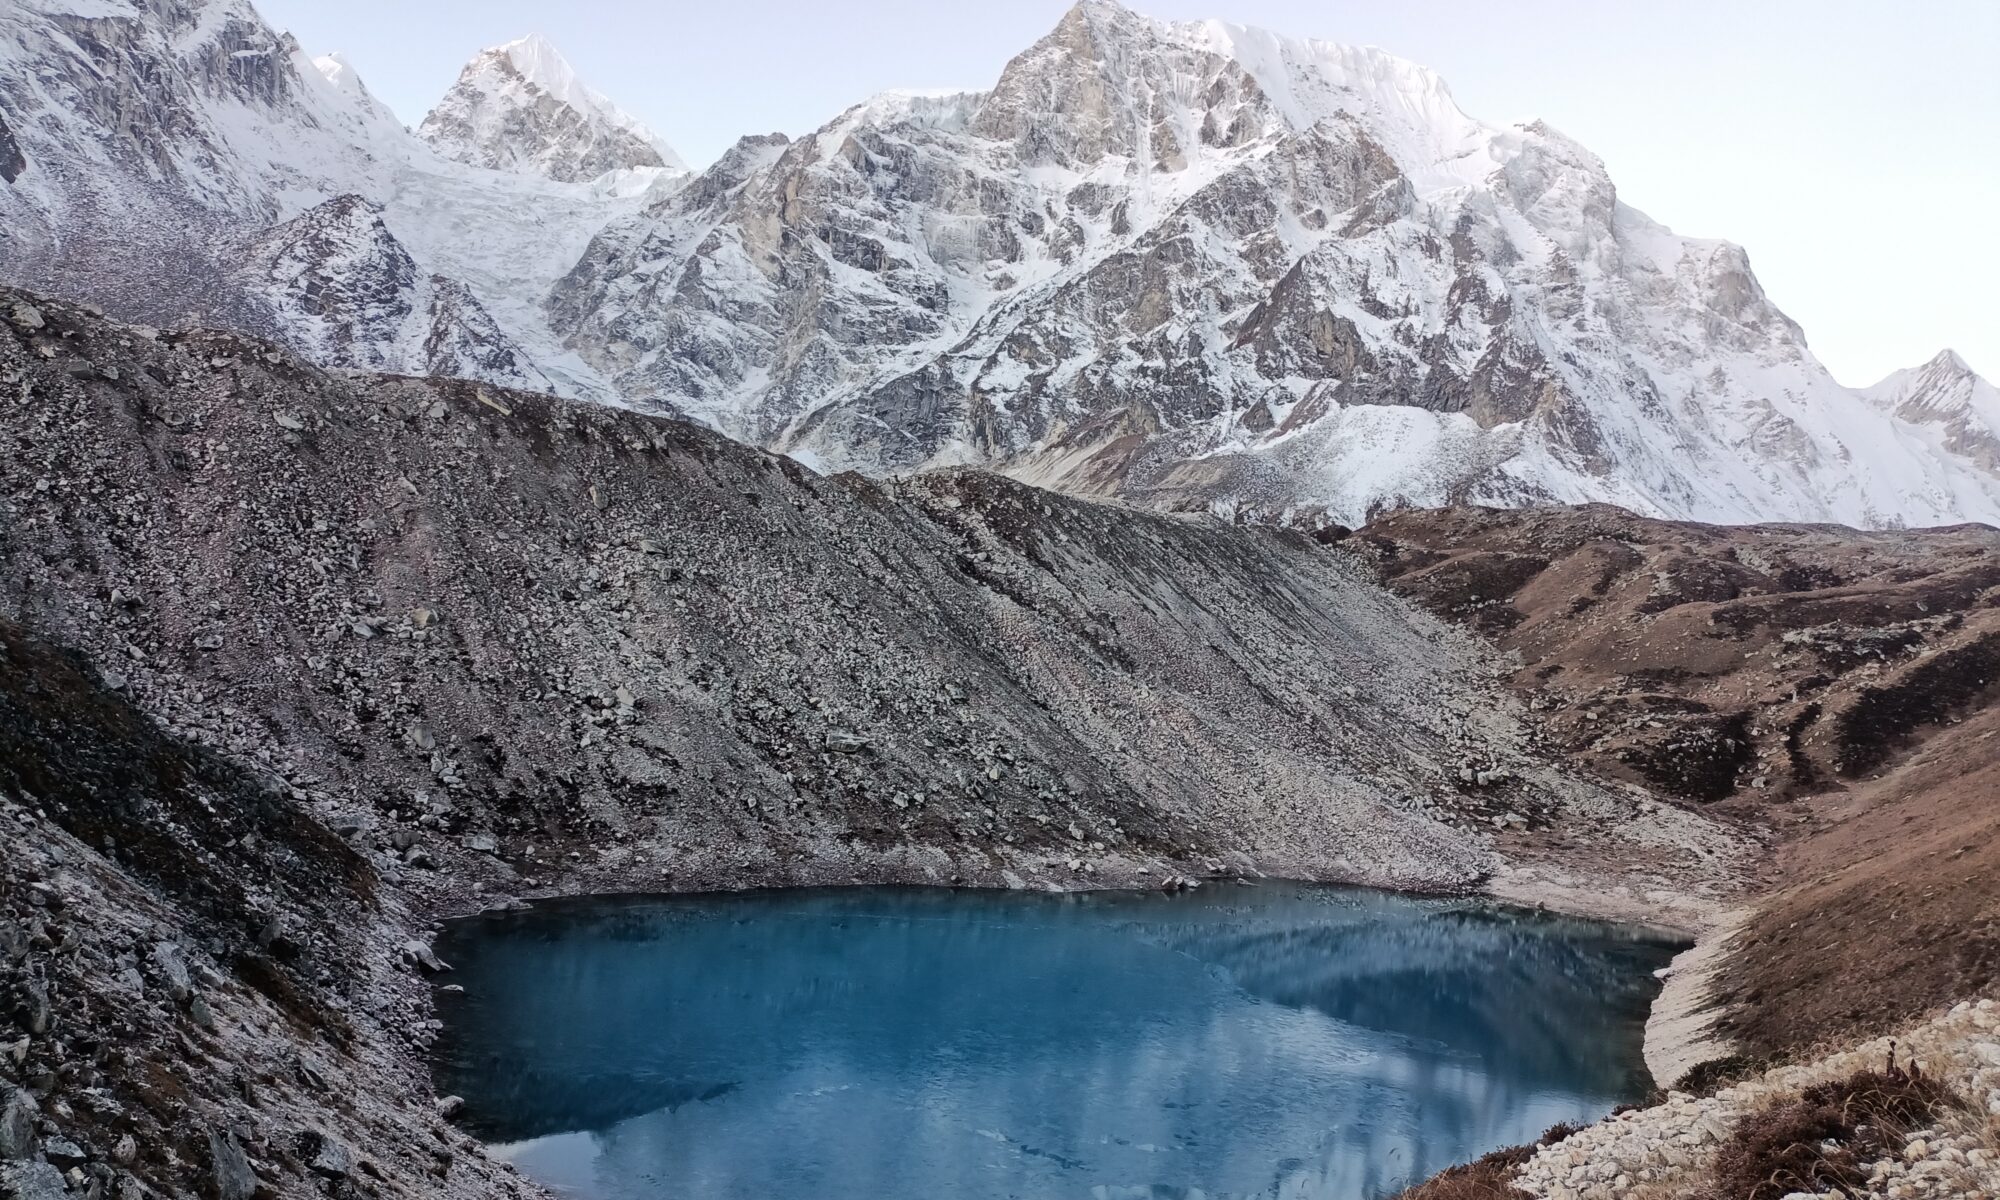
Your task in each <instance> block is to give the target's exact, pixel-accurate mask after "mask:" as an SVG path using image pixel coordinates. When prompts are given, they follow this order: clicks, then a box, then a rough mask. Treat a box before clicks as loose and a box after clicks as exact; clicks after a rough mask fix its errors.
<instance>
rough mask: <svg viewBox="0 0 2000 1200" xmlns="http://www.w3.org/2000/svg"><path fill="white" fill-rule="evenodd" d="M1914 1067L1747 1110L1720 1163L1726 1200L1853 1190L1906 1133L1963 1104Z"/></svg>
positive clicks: (1869, 1074) (1856, 1077)
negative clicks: (1837, 1189) (1872, 1166)
mask: <svg viewBox="0 0 2000 1200" xmlns="http://www.w3.org/2000/svg"><path fill="white" fill-rule="evenodd" d="M1962 1103H1963V1102H1962V1101H1959V1100H1958V1098H1957V1097H1956V1096H1955V1095H1953V1093H1952V1092H1951V1090H1950V1089H1949V1088H1947V1087H1945V1086H1944V1085H1943V1084H1942V1083H1940V1082H1938V1081H1937V1080H1935V1079H1932V1078H1931V1077H1929V1076H1927V1075H1925V1074H1924V1073H1923V1072H1922V1070H1921V1069H1920V1068H1918V1066H1917V1065H1916V1064H1915V1063H1914V1062H1913V1063H1911V1065H1910V1067H1909V1069H1907V1070H1905V1069H1904V1068H1902V1067H1900V1066H1897V1065H1896V1059H1895V1049H1894V1047H1893V1045H1892V1046H1891V1048H1890V1051H1889V1061H1888V1064H1887V1065H1886V1066H1885V1067H1884V1069H1882V1070H1880V1071H1874V1070H1862V1071H1857V1072H1855V1073H1854V1074H1852V1075H1849V1076H1847V1077H1846V1078H1844V1079H1835V1080H1832V1081H1830V1082H1827V1083H1821V1084H1815V1085H1813V1086H1812V1087H1809V1088H1806V1089H1805V1090H1804V1091H1802V1092H1800V1093H1799V1094H1798V1096H1797V1097H1796V1098H1794V1099H1790V1100H1781V1101H1778V1102H1776V1103H1773V1104H1769V1105H1766V1106H1765V1107H1763V1108H1760V1109H1757V1110H1755V1111H1753V1112H1750V1113H1746V1114H1745V1115H1744V1116H1743V1117H1742V1118H1741V1119H1740V1120H1739V1121H1738V1122H1737V1124H1736V1129H1735V1131H1734V1133H1733V1134H1732V1135H1731V1136H1730V1139H1729V1140H1728V1141H1727V1142H1726V1143H1724V1145H1723V1147H1722V1151H1721V1153H1720V1154H1719V1155H1718V1156H1717V1158H1716V1162H1715V1176H1716V1184H1717V1189H1718V1190H1717V1194H1718V1196H1719V1197H1720V1198H1721V1200H1779V1198H1780V1197H1783V1196H1786V1195H1789V1194H1791V1193H1793V1192H1824V1191H1829V1190H1831V1189H1834V1188H1855V1187H1859V1186H1860V1185H1862V1184H1865V1183H1866V1182H1867V1179H1868V1169H1869V1164H1871V1163H1872V1162H1874V1161H1875V1160H1876V1159H1878V1158H1881V1157H1883V1156H1884V1155H1888V1154H1894V1153H1895V1152H1896V1151H1897V1150H1898V1149H1899V1148H1900V1147H1901V1145H1902V1141H1903V1136H1904V1135H1905V1134H1907V1133H1908V1132H1909V1131H1911V1130H1913V1129H1916V1128H1919V1127H1921V1126H1923V1125H1924V1124H1926V1123H1928V1122H1929V1121H1930V1120H1931V1119H1932V1118H1933V1117H1934V1116H1936V1115H1937V1114H1939V1113H1940V1112H1942V1111H1944V1110H1946V1109H1949V1108H1956V1107H1961V1106H1962Z"/></svg>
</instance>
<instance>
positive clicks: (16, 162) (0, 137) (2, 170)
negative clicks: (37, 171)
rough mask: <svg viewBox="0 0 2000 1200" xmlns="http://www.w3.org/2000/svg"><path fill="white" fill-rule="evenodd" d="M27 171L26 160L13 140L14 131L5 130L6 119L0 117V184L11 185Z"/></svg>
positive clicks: (18, 145)
mask: <svg viewBox="0 0 2000 1200" xmlns="http://www.w3.org/2000/svg"><path fill="white" fill-rule="evenodd" d="M27 169H28V159H27V157H26V156H25V155H23V154H22V153H21V146H20V143H18V142H16V141H15V140H14V131H13V130H11V129H9V128H7V120H6V118H5V117H0V182H5V183H12V182H14V181H15V180H16V179H19V178H20V177H21V172H23V171H25V170H27Z"/></svg>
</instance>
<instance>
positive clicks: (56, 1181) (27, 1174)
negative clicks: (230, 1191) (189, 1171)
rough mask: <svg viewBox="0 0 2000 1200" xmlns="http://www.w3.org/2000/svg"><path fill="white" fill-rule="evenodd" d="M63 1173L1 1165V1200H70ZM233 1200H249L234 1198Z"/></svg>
mask: <svg viewBox="0 0 2000 1200" xmlns="http://www.w3.org/2000/svg"><path fill="white" fill-rule="evenodd" d="M68 1197H69V1189H68V1188H67V1187H66V1186H64V1184H63V1177H62V1172H61V1171H59V1170H57V1169H56V1168H55V1167H54V1166H52V1165H50V1164H48V1163H45V1162H10V1163H0V1200H68ZM231 1200H248V1197H247V1196H245V1197H232V1198H231Z"/></svg>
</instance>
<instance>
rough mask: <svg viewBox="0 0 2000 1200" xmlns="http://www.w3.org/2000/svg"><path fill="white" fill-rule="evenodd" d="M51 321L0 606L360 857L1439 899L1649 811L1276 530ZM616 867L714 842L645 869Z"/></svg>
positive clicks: (4, 354)
mask: <svg viewBox="0 0 2000 1200" xmlns="http://www.w3.org/2000/svg"><path fill="white" fill-rule="evenodd" d="M38 312H39V314H40V315H41V318H42V320H43V324H42V325H41V326H39V327H35V328H33V329H29V330H22V329H19V328H17V327H14V326H10V327H9V332H8V333H7V334H5V335H0V370H5V371H7V372H8V373H9V376H10V377H11V378H12V379H13V380H14V382H13V384H12V385H11V386H12V387H13V389H14V392H13V394H12V397H11V398H10V399H9V400H8V401H7V405H8V407H7V408H6V409H5V417H4V424H0V437H4V438H5V439H6V442H7V444H8V445H10V446H12V447H15V452H14V453H11V454H10V455H9V456H8V457H7V460H6V467H5V471H6V473H7V474H6V476H5V480H4V491H5V494H6V495H7V496H8V497H9V499H8V500H7V504H8V505H9V509H8V518H9V526H10V527H11V528H13V529H15V530H17V531H19V533H18V536H17V537H15V538H14V539H12V540H11V542H10V544H9V546H8V548H7V549H8V554H7V557H6V559H5V560H4V563H3V564H0V587H3V588H4V590H0V596H5V597H10V598H11V599H10V600H9V603H10V604H11V605H12V606H13V607H14V610H15V611H17V612H21V613H23V614H24V615H25V616H26V617H27V618H28V619H29V620H31V621H34V622H37V623H40V624H43V625H44V626H45V627H46V628H47V629H48V630H49V631H50V632H51V633H52V634H54V635H55V636H58V637H60V638H62V639H63V640H65V641H67V642H70V643H72V644H74V645H76V646H78V647H79V648H82V649H84V650H85V651H86V652H88V653H91V654H93V655H95V656H99V661H100V662H101V663H103V664H104V665H105V667H106V669H114V664H115V670H117V671H118V672H119V673H120V674H121V675H122V676H123V677H124V679H125V681H126V686H127V687H128V688H129V689H130V694H131V695H133V696H135V697H138V698H140V699H141V700H142V702H143V703H145V704H147V705H148V706H149V707H150V708H151V709H152V710H153V711H156V712H158V713H160V714H162V715H163V716H164V717H165V718H166V719H167V720H168V721H169V722H170V723H172V724H173V725H174V726H175V727H177V728H188V729H190V730H199V731H201V732H200V733H199V734H197V735H196V736H198V737H200V738H202V739H204V740H206V739H210V738H213V739H214V740H215V741H216V742H218V743H219V744H221V745H223V746H225V747H229V748H232V749H236V750H238V751H240V752H249V750H250V748H251V747H252V746H254V745H259V744H263V743H264V742H265V739H267V738H273V737H275V738H277V739H279V741H280V743H281V744H282V745H283V746H284V747H285V748H286V749H285V752H284V755H283V758H282V761H283V762H286V763H296V764H299V769H300V770H302V771H304V772H306V773H307V774H309V775H310V776H312V777H313V778H314V779H316V780H318V781H319V782H317V783H314V784H311V785H310V786H312V787H314V788H316V789H324V790H327V791H329V792H331V793H335V794H339V793H344V792H345V790H346V789H347V788H349V787H352V788H353V789H354V790H355V792H356V793H357V794H363V795H367V796H370V797H372V800H371V801H370V803H369V805H368V806H367V807H368V808H369V809H370V810H371V811H372V813H373V815H371V816H370V818H369V823H370V824H371V826H378V825H379V826H380V827H381V828H383V829H384V830H385V835H386V831H387V830H388V829H390V828H401V827H403V826H404V825H406V824H408V823H411V822H415V821H416V820H417V818H419V817H423V816H429V817H431V818H433V824H432V825H426V826H424V827H423V828H424V829H425V830H430V829H432V828H433V826H435V827H436V828H437V829H438V830H440V831H443V830H449V831H451V832H454V833H459V832H465V833H479V834H487V835H491V836H494V837H495V838H497V839H498V842H499V845H500V848H501V850H502V853H503V855H504V857H506V858H507V859H508V860H510V861H515V862H517V863H519V864H520V865H521V867H522V869H523V871H524V873H534V871H535V868H534V867H533V866H532V863H533V862H534V861H535V858H536V854H537V853H538V854H540V855H544V856H545V855H547V854H549V853H552V852H554V851H555V850H556V849H557V848H562V849H564V850H566V849H568V848H578V849H587V850H588V851H589V853H590V854H591V855H592V856H593V857H592V860H591V863H590V869H593V870H595V869H600V868H601V869H603V870H605V871H611V870H613V869H616V870H619V871H626V870H637V871H638V877H639V878H643V879H650V880H651V881H652V882H655V883H657V882H658V875H657V872H659V871H661V870H671V871H674V872H703V873H707V874H708V876H709V877H712V878H717V879H724V880H726V879H730V878H732V877H733V874H734V872H733V871H732V868H733V867H736V866H740V865H741V862H742V860H741V859H740V858H739V857H738V856H751V857H753V858H755V859H756V860H758V861H763V860H765V859H766V858H767V857H768V856H775V860H776V861H778V862H796V863H799V864H801V865H800V867H799V868H798V869H800V870H806V871H810V870H818V869H825V868H816V867H814V866H813V864H814V863H816V862H819V863H825V864H836V863H842V862H844V861H846V860H849V859H852V858H855V857H857V856H858V857H859V858H860V859H861V860H863V861H867V860H868V859H870V858H871V857H872V856H874V855H876V854H887V853H891V852H893V853H894V854H895V855H898V856H907V857H906V858H905V859H902V860H901V861H904V862H905V864H906V865H904V866H903V867H900V868H898V869H899V870H901V871H906V872H912V873H916V874H918V876H919V877H922V878H937V879H938V880H940V881H942V880H944V879H948V878H950V877H951V876H952V875H954V874H959V875H964V876H966V877H968V878H986V877H991V876H992V875H993V873H994V872H995V871H996V870H998V869H1000V868H1001V867H1003V866H1004V867H1006V868H1007V869H1010V870H1015V871H1018V872H1023V873H1039V872H1043V871H1048V870H1051V869H1054V870H1058V871H1065V872H1066V871H1068V870H1069V868H1068V867H1067V864H1068V863H1069V861H1070V860H1071V859H1072V858H1075V857H1077V856H1078V853H1079V851H1081V850H1084V849H1087V848H1089V847H1091V846H1092V845H1094V844H1101V845H1103V846H1105V847H1108V848H1111V850H1112V851H1114V852H1117V853H1123V854H1130V855H1133V856H1139V857H1144V856H1160V857H1163V858H1166V859H1169V860H1172V861H1173V862H1176V863H1180V864H1184V865H1183V866H1181V867H1180V868H1178V869H1182V870H1186V869H1189V868H1193V869H1197V870H1199V869H1204V868H1205V865H1206V864H1208V863H1210V862H1214V863H1217V864H1224V865H1227V864H1232V863H1234V864H1239V865H1255V866H1256V867H1257V868H1258V869H1262V870H1268V871H1274V872H1276V871H1283V872H1286V873H1291V874H1303V875H1307V876H1328V875H1336V876H1352V877H1353V878H1355V879H1356V880H1367V881H1371V882H1378V883H1393V884H1403V885H1410V886H1427V887H1463V886H1469V885H1471V884H1473V883H1475V882H1476V881H1477V880H1479V879H1480V878H1481V877H1483V876H1484V875H1485V874H1486V873H1487V872H1488V871H1490V870H1491V869H1492V865H1493V861H1494V860H1493V859H1492V857H1491V856H1492V851H1491V849H1490V848H1489V847H1488V846H1487V844H1486V835H1485V833H1484V832H1482V831H1486V830H1490V829H1491V828H1492V823H1491V818H1492V817H1494V816H1496V815H1499V814H1501V813H1503V812H1508V811H1514V812H1519V813H1523V814H1527V815H1528V816H1529V817H1531V818H1532V819H1533V820H1534V821H1536V822H1537V823H1540V822H1552V823H1559V822H1561V821H1563V820H1566V819H1568V818H1567V817H1566V816H1565V814H1566V813H1568V812H1570V811H1571V808H1572V806H1582V808H1581V809H1579V810H1578V811H1582V809H1592V810H1593V811H1594V810H1595V809H1594V806H1599V805H1611V806H1612V807H1613V808H1614V809H1621V810H1625V811H1628V812H1636V810H1634V809H1631V807H1630V806H1631V802H1630V801H1629V800H1626V799H1624V798H1622V797H1612V796H1605V795H1603V794H1601V793H1599V792H1597V791H1596V790H1595V789H1594V788H1592V787H1590V786H1589V785H1586V784H1584V783H1581V782H1579V781H1576V780H1572V779H1569V778H1567V777H1566V776H1564V775H1563V774H1562V773H1561V772H1559V771H1552V770H1550V769H1549V768H1546V767H1544V766H1542V765H1541V764H1540V763H1539V760H1538V759H1537V758H1536V755H1535V752H1534V749H1533V747H1532V746H1530V745H1528V744H1526V743H1524V742H1522V741H1521V740H1520V737H1519V734H1518V726H1517V725H1515V724H1514V722H1515V720H1516V717H1515V716H1514V715H1513V713H1512V710H1511V709H1509V708H1508V707H1507V706H1505V705H1499V704H1496V703H1494V700H1493V697H1492V695H1491V694H1490V693H1489V688H1490V684H1488V683H1487V681H1486V679H1485V677H1484V668H1483V667H1481V666H1480V665H1479V660H1478V658H1477V656H1476V654H1474V653H1473V652H1472V650H1471V649H1470V647H1469V646H1466V645H1463V644H1460V643H1458V642H1455V641H1454V640H1453V639H1452V638H1450V637H1445V636H1442V630H1441V629H1439V628H1438V627H1435V626H1432V625H1430V623H1429V622H1428V621H1425V620H1417V621H1415V622H1414V623H1413V622H1412V620H1411V616H1410V614H1409V612H1408V610H1407V609H1406V608H1404V607H1403V606H1402V605H1401V604H1400V603H1399V602H1397V601H1396V600H1395V599H1394V598H1393V597H1392V596H1390V595H1388V594H1387V593H1385V592H1383V591H1380V590H1378V589H1377V588H1376V587H1375V586H1374V585H1373V584H1371V583H1370V582H1368V581H1367V580H1366V579H1365V578H1363V576H1362V575H1361V573H1360V571H1359V569H1358V568H1357V567H1355V566H1354V565H1353V564H1351V563H1349V562H1348V561H1346V559H1345V558H1344V557H1343V556H1340V555H1337V554H1333V553H1330V552H1329V551H1327V550H1326V549H1324V548H1323V547H1322V546H1320V545H1319V544H1318V543H1316V542H1314V541H1313V540H1312V539H1310V538H1307V537H1305V536H1304V535H1301V534H1297V533H1286V532H1277V531H1255V530H1245V529H1236V528H1231V527H1229V526H1226V525H1222V524H1220V523H1217V522H1215V521H1213V520H1211V519H1208V518H1199V519H1172V518H1166V517H1158V516H1145V515H1141V514H1138V513H1135V512H1130V511H1124V510H1107V509H1100V508H1096V507H1093V506H1090V505H1085V504H1080V503H1078V502H1075V501H1070V500H1061V499H1056V498H1053V497H1050V496H1048V495H1047V494H1044V493H1040V492H1037V491H1035V490H1034V489H1031V488H1028V487H1025V486H1023V485H1020V484H1017V483H1012V482H1008V481H1005V480H1001V479H998V478H995V477H990V476H981V475H974V474H948V475H942V476H936V477H926V478H922V479H919V480H916V481H912V482H910V483H906V484H900V485H893V486H892V485H883V484H874V483H869V482H866V481H864V480H861V479H857V478H855V477H851V476H849V477H842V478H837V479H822V478H819V477H816V476H813V475H812V474H810V473H809V472H807V471H805V470H803V469H801V468H800V467H798V465H797V464H796V463H792V462H790V461H788V460H784V459H779V458H773V457H771V456H769V455H767V454H765V453H763V452H761V451H757V450H753V449H749V448H745V447H741V446H737V445H734V444H731V443H729V442H727V441H726V440H724V439H722V438H720V437H719V436H717V435H714V434H712V433H708V432H705V431H701V430H698V429H696V428H694V427H691V426H688V425H684V424H681V423H678V422H672V421H664V420H661V419H658V418H649V417H643V416H639V415H636V414H630V413H621V412H617V411H614V410H609V409H596V408H591V407H588V406H583V407H578V406H571V405H566V404H562V403H559V402H555V401H552V400H549V399H547V398H538V397H534V396H529V395H525V394H522V393H517V392H502V391H486V390H481V389H478V388H475V387H472V386H470V385H464V386H457V385H447V384H442V383H426V382H419V381H389V380H379V381H378V380H366V381H363V380H361V379H356V380H355V381H353V382H346V381H343V380H341V379H338V378H334V377H329V376H327V375H325V374H323V373H321V372H319V371H317V370H315V369H312V368H308V367H305V366H303V365H302V364H300V363H298V362H297V361H296V360H294V359H291V358H289V357H287V356H282V355H276V356H274V355H270V354H267V353H266V351H265V349H264V348H263V347H260V346H257V345H255V344H249V343H243V342H239V341H234V340H231V339H229V338H227V337H223V336H220V335H189V336H185V337H182V336H174V335H162V337H161V341H160V342H158V343H154V342H149V341H145V340H134V339H133V338H132V337H131V335H129V334H126V333H124V332H123V331H121V330H118V329H117V328H116V327H112V326H105V325H101V324H98V323H94V322H90V321H87V320H80V319H79V318H78V316H77V315H76V314H75V313H74V311H72V310H67V309H61V308H56V307H51V306H47V305H42V306H41V307H40V308H39V309H38ZM128 342H129V343H130V346H129V348H128V346H127V345H126V344H125V343H128ZM59 431H60V432H59ZM43 483H46V485H47V486H46V487H44V486H42V485H43ZM118 530H130V534H129V535H127V534H123V533H114V532H113V531H118ZM107 539H111V540H107ZM58 561H60V562H72V561H74V562H78V563H86V562H87V563H89V564H92V565H90V566H88V567H85V568H83V569H82V570H81V573H79V572H78V571H76V570H71V569H69V568H65V569H64V570H62V571H56V570H54V569H53V568H51V567H50V566H49V565H48V564H49V563H53V562H58ZM132 648H136V654H135V652H134V650H133V649H132ZM212 688H213V689H222V690H226V691H228V692H229V694H230V695H231V697H232V699H231V701H230V704H231V707H232V709H233V710H234V711H233V712H232V713H230V714H217V713H216V711H215V709H214V707H213V705H212V704H210V703H209V702H207V701H205V700H204V699H202V697H203V696H204V695H207V694H214V693H212V692H210V691H209V689H212ZM247 713H255V714H257V716H256V718H255V719H252V718H250V717H248V716H247V715H244V714H247ZM280 731H282V732H280ZM283 769H284V770H287V771H289V770H290V768H283ZM1474 775H1479V776H1482V777H1484V780H1483V781H1475V780H1474V779H1472V778H1471V776H1474ZM300 778H304V777H303V776H300ZM390 814H395V815H394V816H393V817H392V816H390ZM1072 826H1074V827H1075V828H1076V830H1077V832H1074V833H1072V832H1071V827H1072ZM417 836H418V837H419V839H420V840H422V841H424V842H425V843H426V845H427V848H428V850H429V852H430V853H432V854H434V855H435V854H440V853H443V851H442V850H441V849H440V848H439V847H437V846H435V845H434V844H431V843H432V839H431V838H430V837H428V836H426V835H424V834H418V835H417ZM619 839H625V840H636V841H639V842H663V843H665V844H668V845H674V844H678V845H681V846H691V845H696V844H698V845H699V846H701V847H703V848H704V849H703V850H701V851H700V852H698V853H692V852H689V851H687V850H681V851H667V852H665V858H666V862H665V863H661V864H660V865H656V866H654V867H650V868H635V867H634V865H633V862H632V860H631V858H630V856H629V853H628V852H626V851H625V850H624V849H623V848H622V847H619V846H617V845H616V842H617V841H618V840H619ZM530 844H535V845H537V846H538V847H539V849H538V851H537V852H530V851H529V850H528V849H527V847H528V846H529V845H530ZM454 845H455V843H454ZM396 849H397V850H399V851H402V850H408V849H410V846H409V845H399V846H397V847H396ZM654 853H656V854H657V853H661V851H659V850H657V849H656V850H655V851H654ZM599 855H602V856H603V858H602V860H601V861H600V860H599V859H598V858H597V857H596V856H599ZM654 861H655V863H660V860H659V859H655V860H654Z"/></svg>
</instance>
